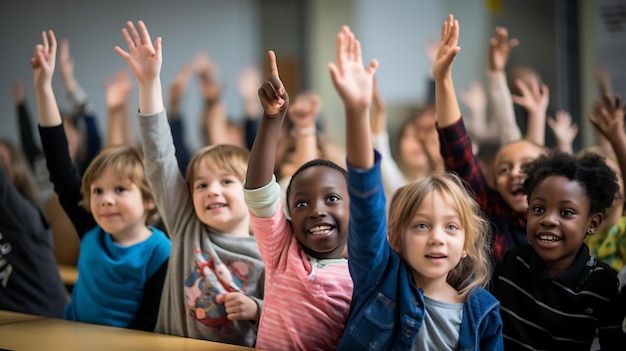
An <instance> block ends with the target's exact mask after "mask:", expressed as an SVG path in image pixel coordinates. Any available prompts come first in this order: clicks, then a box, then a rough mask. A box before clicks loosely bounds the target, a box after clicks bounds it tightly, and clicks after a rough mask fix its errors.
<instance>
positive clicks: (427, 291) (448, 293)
mask: <svg viewBox="0 0 626 351" xmlns="http://www.w3.org/2000/svg"><path fill="white" fill-rule="evenodd" d="M413 278H414V279H415V283H416V284H417V287H418V288H421V289H422V290H423V291H424V295H425V296H428V297H429V298H431V299H433V300H437V301H441V302H447V303H463V297H462V296H461V295H459V292H458V291H457V290H456V289H455V288H454V287H452V286H451V285H450V284H448V282H447V281H446V278H445V277H442V278H438V279H425V278H419V277H416V274H414V275H413Z"/></svg>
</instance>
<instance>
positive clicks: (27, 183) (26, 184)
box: [0, 139, 39, 203]
mask: <svg viewBox="0 0 626 351" xmlns="http://www.w3.org/2000/svg"><path fill="white" fill-rule="evenodd" d="M0 145H4V146H5V147H6V148H7V149H8V150H9V155H10V156H11V164H10V165H9V167H11V169H7V170H5V171H6V173H7V177H8V178H9V180H11V183H13V186H15V189H17V191H18V192H19V193H20V194H21V195H22V196H24V197H25V198H27V199H28V200H30V201H31V202H34V203H35V202H37V197H38V196H39V189H38V188H37V182H36V181H35V176H34V174H33V170H32V168H31V166H30V164H28V161H27V160H26V156H25V155H24V152H22V150H21V149H20V148H18V147H17V146H16V145H15V144H13V143H12V142H10V141H9V140H6V139H2V140H0Z"/></svg>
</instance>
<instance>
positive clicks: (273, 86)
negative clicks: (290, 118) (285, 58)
mask: <svg viewBox="0 0 626 351" xmlns="http://www.w3.org/2000/svg"><path fill="white" fill-rule="evenodd" d="M268 55H269V61H270V76H269V78H268V80H267V81H265V82H264V83H263V85H261V88H259V90H258V95H259V100H260V101H261V106H262V107H263V117H261V124H260V125H259V130H258V132H257V136H256V138H255V140H254V144H253V145H252V150H251V151H250V158H249V163H248V171H247V173H246V188H247V189H257V188H260V187H262V186H265V185H266V184H268V183H269V182H271V181H272V175H273V174H274V166H275V163H276V146H277V144H278V137H279V134H280V129H281V126H282V124H283V121H284V120H285V115H286V113H287V109H288V108H289V94H287V90H286V89H285V86H284V85H283V82H282V81H281V80H280V76H279V74H278V65H277V64H276V54H275V53H274V51H269V52H268Z"/></svg>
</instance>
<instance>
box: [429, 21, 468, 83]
mask: <svg viewBox="0 0 626 351" xmlns="http://www.w3.org/2000/svg"><path fill="white" fill-rule="evenodd" d="M458 44H459V21H458V20H455V19H454V16H453V15H451V14H450V15H448V19H447V21H446V22H445V23H444V24H443V26H442V28H441V41H440V42H439V50H437V57H436V58H435V63H434V64H433V78H434V79H435V81H442V80H444V79H452V62H453V61H454V58H455V57H456V55H457V54H458V53H459V51H461V48H460V47H459V46H458Z"/></svg>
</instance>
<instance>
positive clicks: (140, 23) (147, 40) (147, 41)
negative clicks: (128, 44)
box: [137, 20, 152, 44]
mask: <svg viewBox="0 0 626 351" xmlns="http://www.w3.org/2000/svg"><path fill="white" fill-rule="evenodd" d="M137 26H138V27H139V31H140V32H141V38H142V39H141V40H142V41H141V43H144V44H152V39H150V33H149V32H148V28H147V27H146V24H145V23H143V21H141V20H139V21H137Z"/></svg>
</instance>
